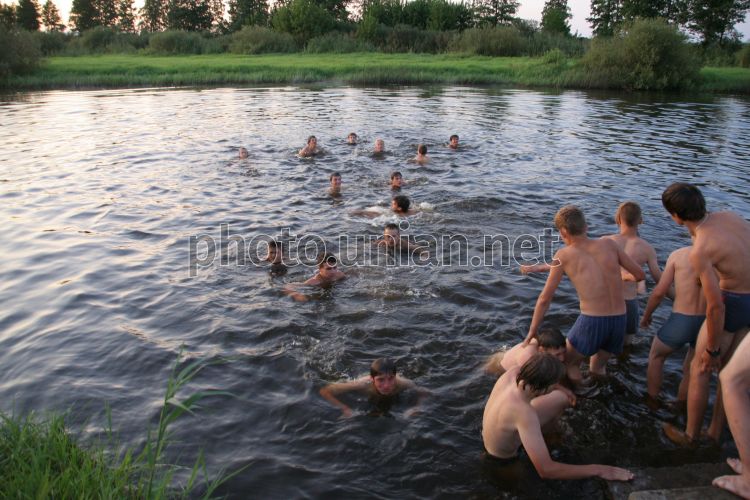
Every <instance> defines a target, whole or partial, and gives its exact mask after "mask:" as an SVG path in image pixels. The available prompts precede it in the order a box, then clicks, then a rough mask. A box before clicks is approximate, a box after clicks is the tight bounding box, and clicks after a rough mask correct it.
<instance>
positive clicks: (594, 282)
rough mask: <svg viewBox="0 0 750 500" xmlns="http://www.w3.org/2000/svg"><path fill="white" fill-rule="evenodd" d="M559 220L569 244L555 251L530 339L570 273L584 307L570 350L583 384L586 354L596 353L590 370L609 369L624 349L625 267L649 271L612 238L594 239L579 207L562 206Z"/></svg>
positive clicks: (637, 276)
mask: <svg viewBox="0 0 750 500" xmlns="http://www.w3.org/2000/svg"><path fill="white" fill-rule="evenodd" d="M555 226H556V227H557V230H558V231H560V238H561V239H562V240H563V242H564V243H565V247H563V248H561V249H560V250H558V251H557V253H556V254H555V256H554V261H553V264H552V266H551V269H550V272H549V276H548V277H547V283H546V284H545V285H544V289H543V290H542V292H541V293H540V294H539V298H538V299H537V302H536V307H535V308H534V316H533V318H532V320H531V326H530V327H529V334H528V335H527V336H526V340H525V342H527V343H528V342H530V341H531V339H533V338H534V337H535V336H536V334H537V332H538V330H539V327H540V326H541V324H542V321H543V320H544V315H545V313H546V312H547V309H549V306H550V304H551V302H552V298H553V297H554V295H555V290H557V287H558V285H559V284H560V282H561V281H562V278H563V275H567V276H568V278H570V281H572V282H573V286H574V287H575V289H576V292H577V293H578V300H579V302H580V308H581V314H580V316H578V319H577V320H576V322H575V324H574V325H573V328H572V329H571V330H570V332H569V333H568V339H567V346H566V352H565V363H566V365H567V371H568V378H569V379H570V381H571V382H572V383H573V384H575V385H577V386H578V385H580V384H581V382H582V376H581V368H580V365H581V362H582V361H583V360H584V359H585V358H586V357H589V356H590V357H591V360H590V372H591V373H594V374H597V375H604V374H605V373H606V365H607V361H608V360H609V358H610V357H611V356H612V355H613V354H619V353H620V352H621V351H622V345H623V341H624V339H625V323H626V319H627V315H626V313H625V298H624V296H623V290H622V277H621V271H620V267H623V268H625V270H626V271H627V272H629V273H630V274H632V278H633V280H634V281H641V280H643V279H645V278H646V275H645V274H644V273H643V270H642V269H641V268H640V267H639V266H638V264H636V263H635V262H633V259H631V258H630V257H628V256H627V255H626V254H625V252H624V251H623V250H622V248H620V247H619V246H618V245H617V243H615V242H614V241H612V240H611V239H609V238H599V239H595V240H593V239H589V237H588V235H587V234H586V232H587V230H588V227H587V225H586V218H585V217H584V215H583V212H582V211H581V209H579V208H578V207H575V206H572V205H568V206H565V207H563V208H561V209H560V210H559V211H558V212H557V214H556V215H555Z"/></svg>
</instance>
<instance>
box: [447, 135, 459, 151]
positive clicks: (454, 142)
mask: <svg viewBox="0 0 750 500" xmlns="http://www.w3.org/2000/svg"><path fill="white" fill-rule="evenodd" d="M448 147H449V148H451V149H458V136H457V135H456V134H453V135H452V136H451V137H450V139H448Z"/></svg>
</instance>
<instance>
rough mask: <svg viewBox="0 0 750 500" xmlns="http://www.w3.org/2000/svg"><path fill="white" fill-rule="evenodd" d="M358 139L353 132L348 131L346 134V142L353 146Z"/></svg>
mask: <svg viewBox="0 0 750 500" xmlns="http://www.w3.org/2000/svg"><path fill="white" fill-rule="evenodd" d="M358 139H359V137H357V134H355V133H354V132H349V135H348V136H346V143H347V144H351V145H352V146H354V145H356V144H357V140H358Z"/></svg>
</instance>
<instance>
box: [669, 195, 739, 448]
mask: <svg viewBox="0 0 750 500" xmlns="http://www.w3.org/2000/svg"><path fill="white" fill-rule="evenodd" d="M661 200H662V204H663V205H664V208H665V209H666V210H667V212H669V215H670V216H671V217H672V220H674V221H675V222H676V223H677V224H679V225H680V226H685V227H687V228H688V231H689V232H690V235H691V236H692V237H693V250H692V251H691V252H690V263H691V264H692V266H693V269H694V270H695V272H696V273H697V274H698V276H699V277H700V282H701V289H702V290H703V295H704V296H705V297H706V321H705V322H704V323H703V326H702V327H701V330H700V333H699V334H698V341H697V343H696V347H695V352H696V355H695V357H694V358H693V362H692V363H691V365H690V383H689V385H688V412H687V426H686V428H685V431H684V432H682V431H681V430H679V429H677V428H676V427H675V426H673V425H671V424H665V425H664V432H665V433H666V435H667V437H669V439H671V440H672V441H674V442H675V443H677V444H682V445H684V444H689V443H691V442H692V441H694V440H696V439H697V438H698V437H700V432H701V427H702V425H703V415H704V413H705V412H706V407H707V406H708V392H709V382H710V379H711V372H713V371H718V370H719V369H721V367H722V366H724V365H725V364H726V363H727V362H728V361H729V360H730V359H731V357H732V354H733V353H734V351H735V349H736V348H737V345H738V344H739V343H740V342H741V341H742V339H743V338H744V336H745V334H747V331H748V328H750V265H749V264H748V263H750V223H748V222H747V221H746V220H745V219H743V218H742V217H740V216H739V215H737V214H735V213H733V212H711V213H709V212H707V211H706V200H705V199H704V198H703V194H702V193H701V192H700V190H699V189H698V188H697V187H695V186H693V185H691V184H685V183H675V184H672V185H671V186H669V187H668V188H667V189H665V190H664V192H663V193H662V195H661ZM741 362H742V363H743V364H744V363H749V362H750V361H748V360H747V359H744V360H741ZM721 413H722V412H714V419H713V421H712V422H711V426H710V428H709V435H710V436H711V437H712V438H714V439H718V438H719V435H720V433H721V426H720V425H718V424H717V422H716V419H717V418H719V419H720V418H721V416H722V415H721Z"/></svg>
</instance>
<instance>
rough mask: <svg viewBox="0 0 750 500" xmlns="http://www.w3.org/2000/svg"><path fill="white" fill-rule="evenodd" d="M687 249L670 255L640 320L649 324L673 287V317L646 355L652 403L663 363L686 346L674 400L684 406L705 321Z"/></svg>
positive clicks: (700, 296)
mask: <svg viewBox="0 0 750 500" xmlns="http://www.w3.org/2000/svg"><path fill="white" fill-rule="evenodd" d="M690 250H691V247H684V248H680V249H679V250H675V251H674V252H672V253H671V254H670V256H669V258H668V259H667V265H666V267H665V268H664V273H663V274H662V275H661V279H660V280H659V283H657V284H656V287H655V288H654V290H653V291H652V292H651V296H650V297H649V298H648V304H646V310H645V311H643V319H641V326H642V327H643V328H647V327H648V326H650V325H651V315H652V314H653V313H654V310H656V308H657V307H659V304H660V303H661V301H662V300H663V299H664V296H666V295H667V294H669V291H670V288H671V286H672V284H674V303H673V304H672V314H670V315H669V318H668V319H667V321H666V322H665V323H664V324H663V325H662V327H661V328H660V329H659V331H658V333H657V334H656V335H655V336H654V340H653V342H652V343H651V352H650V353H649V355H648V372H647V373H648V376H647V380H648V395H649V397H650V398H651V399H654V400H655V399H657V398H658V396H659V391H660V390H661V381H662V372H663V370H664V361H666V359H667V357H668V356H669V355H670V354H672V353H673V352H675V351H676V350H678V349H681V348H682V346H684V345H685V344H688V345H689V346H690V347H689V348H688V352H687V355H686V356H685V363H684V364H683V368H682V371H683V374H682V382H680V387H679V388H678V390H677V401H678V402H683V403H684V402H686V401H687V382H688V380H690V362H691V361H692V359H693V355H694V354H695V341H696V339H697V338H698V332H699V331H700V329H701V325H702V324H703V321H704V320H705V319H706V299H705V297H703V292H702V291H701V287H700V282H699V281H698V274H697V273H696V272H695V270H694V269H693V266H692V265H691V264H690Z"/></svg>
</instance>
